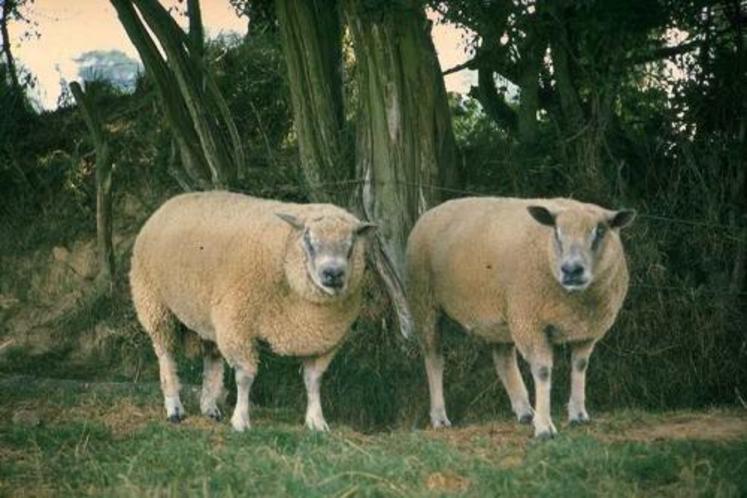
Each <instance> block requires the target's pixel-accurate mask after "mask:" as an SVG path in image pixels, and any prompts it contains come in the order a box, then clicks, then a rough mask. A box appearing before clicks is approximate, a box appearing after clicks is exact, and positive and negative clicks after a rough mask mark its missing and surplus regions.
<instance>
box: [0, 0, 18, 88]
mask: <svg viewBox="0 0 747 498" xmlns="http://www.w3.org/2000/svg"><path fill="white" fill-rule="evenodd" d="M14 7H15V1H14V0H5V2H3V10H2V14H3V17H2V19H0V35H2V42H3V54H4V55H5V64H6V65H7V66H8V76H9V77H10V84H11V88H13V91H15V92H17V93H18V94H20V93H21V84H20V83H19V82H18V72H17V71H16V62H15V59H14V58H13V52H12V50H11V48H10V35H9V34H8V19H9V18H10V13H11V12H12V11H13V9H14Z"/></svg>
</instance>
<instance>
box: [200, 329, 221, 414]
mask: <svg viewBox="0 0 747 498" xmlns="http://www.w3.org/2000/svg"><path fill="white" fill-rule="evenodd" d="M202 345H203V356H202V365H203V369H202V392H201V394H200V411H201V412H202V414H203V415H205V416H206V417H209V418H211V419H213V420H215V421H216V422H218V421H220V420H221V419H222V418H223V414H222V413H221V411H220V408H218V400H219V399H220V398H221V396H222V394H223V368H224V365H223V357H222V356H221V355H220V352H218V349H217V348H216V346H215V344H214V343H212V342H209V341H203V342H202Z"/></svg>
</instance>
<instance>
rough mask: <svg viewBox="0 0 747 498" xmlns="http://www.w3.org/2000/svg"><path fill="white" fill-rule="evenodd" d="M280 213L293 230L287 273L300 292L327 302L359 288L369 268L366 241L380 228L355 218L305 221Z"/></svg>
mask: <svg viewBox="0 0 747 498" xmlns="http://www.w3.org/2000/svg"><path fill="white" fill-rule="evenodd" d="M276 214H277V216H278V217H279V218H280V219H282V220H284V221H285V222H287V223H288V224H289V225H290V226H291V227H292V228H293V231H292V235H291V239H290V243H289V246H288V248H287V254H286V268H285V272H286V278H287V279H288V282H289V283H290V285H291V287H292V288H293V289H294V290H295V291H296V292H298V293H299V294H302V295H304V296H306V297H307V298H310V299H312V300H316V301H326V300H329V299H331V298H332V299H334V298H342V297H344V296H346V295H347V294H348V293H349V292H351V291H352V290H354V289H357V288H358V287H359V285H360V281H361V278H362V276H363V270H364V268H365V260H364V252H365V249H364V247H365V244H363V239H365V237H366V236H368V235H369V234H371V233H372V232H373V231H374V229H375V228H376V225H374V224H373V223H366V222H361V221H359V220H357V219H356V218H354V217H353V216H352V215H351V216H345V217H343V216H319V217H312V218H310V219H307V220H301V219H299V218H298V217H296V216H293V215H291V214H287V213H276ZM301 268H303V270H301Z"/></svg>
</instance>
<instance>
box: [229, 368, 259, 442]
mask: <svg viewBox="0 0 747 498" xmlns="http://www.w3.org/2000/svg"><path fill="white" fill-rule="evenodd" d="M235 369H236V408H234V410H233V415H232V416H231V426H232V427H233V428H234V430H236V431H238V432H244V430H246V429H250V428H251V427H252V424H251V422H250V421H249V391H251V389H252V383H254V377H255V376H256V373H257V369H256V366H255V367H252V366H237V367H235Z"/></svg>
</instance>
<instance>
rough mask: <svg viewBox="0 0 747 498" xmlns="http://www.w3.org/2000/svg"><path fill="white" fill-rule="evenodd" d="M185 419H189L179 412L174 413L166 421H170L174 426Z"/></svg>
mask: <svg viewBox="0 0 747 498" xmlns="http://www.w3.org/2000/svg"><path fill="white" fill-rule="evenodd" d="M185 418H187V417H186V416H185V415H184V414H183V413H179V412H177V413H172V414H171V415H169V416H168V417H166V420H168V421H169V422H171V423H172V424H178V423H180V422H181V421H182V420H184V419H185Z"/></svg>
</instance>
